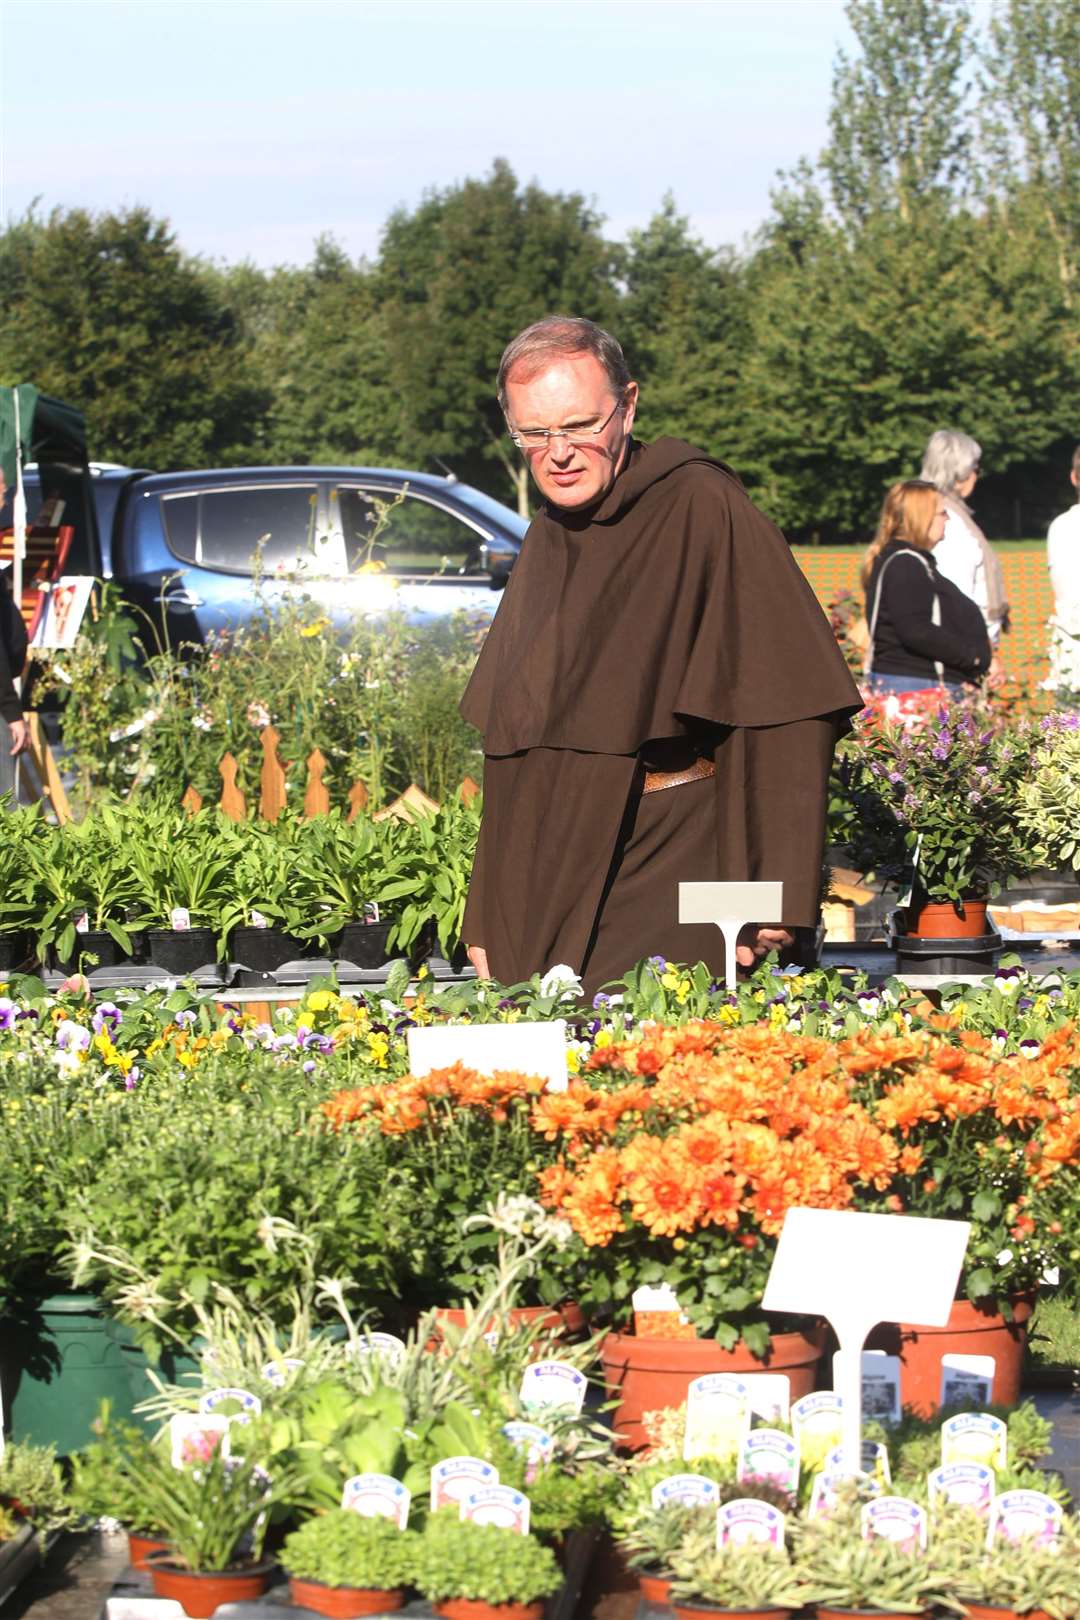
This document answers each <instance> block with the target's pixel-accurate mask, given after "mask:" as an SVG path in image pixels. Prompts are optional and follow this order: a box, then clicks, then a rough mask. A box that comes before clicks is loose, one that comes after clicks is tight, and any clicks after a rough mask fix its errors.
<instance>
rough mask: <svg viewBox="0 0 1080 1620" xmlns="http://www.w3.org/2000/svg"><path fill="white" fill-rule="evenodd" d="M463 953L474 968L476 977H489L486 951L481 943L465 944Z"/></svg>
mask: <svg viewBox="0 0 1080 1620" xmlns="http://www.w3.org/2000/svg"><path fill="white" fill-rule="evenodd" d="M465 955H466V956H467V957H468V958H469V961H470V962H471V963H472V965H473V967H474V968H475V969H476V977H477V978H478V979H490V978H491V974H490V973H489V972H488V959H487V951H485V949H484V947H483V946H482V945H466V947H465Z"/></svg>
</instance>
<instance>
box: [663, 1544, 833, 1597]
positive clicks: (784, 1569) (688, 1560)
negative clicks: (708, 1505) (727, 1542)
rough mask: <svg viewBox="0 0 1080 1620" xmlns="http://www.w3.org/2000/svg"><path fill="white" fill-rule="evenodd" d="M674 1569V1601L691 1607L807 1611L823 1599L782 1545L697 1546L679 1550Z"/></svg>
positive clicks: (674, 1560) (674, 1559)
mask: <svg viewBox="0 0 1080 1620" xmlns="http://www.w3.org/2000/svg"><path fill="white" fill-rule="evenodd" d="M713 1539H714V1542H715V1529H714V1537H713ZM671 1573H672V1576H673V1580H672V1586H671V1597H672V1602H674V1603H679V1604H687V1605H689V1606H691V1607H693V1606H694V1605H695V1604H707V1605H710V1606H713V1605H714V1606H715V1607H717V1608H721V1609H736V1610H738V1609H802V1608H805V1607H806V1606H807V1605H808V1604H810V1603H815V1602H821V1601H823V1600H822V1597H821V1592H820V1590H819V1589H818V1588H817V1587H816V1586H815V1585H814V1583H813V1582H812V1581H809V1580H807V1579H806V1577H805V1576H804V1575H802V1574H800V1572H799V1571H798V1570H797V1569H794V1568H793V1567H792V1564H791V1562H790V1560H789V1558H788V1555H787V1553H786V1552H785V1551H784V1549H783V1548H781V1547H768V1546H761V1545H759V1544H755V1543H753V1542H751V1543H749V1544H747V1545H745V1546H741V1547H723V1548H721V1549H719V1550H717V1549H716V1548H715V1546H714V1547H713V1549H712V1550H705V1549H702V1548H700V1547H699V1546H697V1545H696V1544H695V1545H693V1546H687V1547H686V1548H684V1549H683V1550H682V1551H680V1552H678V1553H676V1554H675V1556H674V1557H673V1558H672V1560H671Z"/></svg>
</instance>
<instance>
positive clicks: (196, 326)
mask: <svg viewBox="0 0 1080 1620" xmlns="http://www.w3.org/2000/svg"><path fill="white" fill-rule="evenodd" d="M245 358H246V355H245V347H244V344H243V342H242V340H241V335H240V332H239V329H238V326H237V322H236V321H235V319H234V318H233V316H232V314H231V313H230V311H229V310H228V309H227V308H226V307H225V305H224V304H223V302H222V301H221V299H220V298H219V296H218V295H217V290H216V287H215V283H214V279H213V277H212V276H210V275H209V274H208V273H207V272H206V270H205V269H204V267H202V266H200V265H199V264H198V263H197V262H194V261H192V260H190V259H187V258H185V256H184V255H183V254H182V253H181V251H180V249H179V248H178V247H177V245H176V242H175V239H174V238H173V236H172V234H171V232H170V230H169V228H168V225H167V224H166V222H165V221H163V220H157V219H154V218H153V217H152V216H151V214H150V213H149V212H148V211H147V210H146V209H143V208H133V209H130V210H128V211H126V212H122V213H117V214H100V215H93V214H89V213H87V212H85V211H84V210H83V209H72V210H70V211H68V212H63V211H61V210H59V209H56V210H54V211H53V212H52V213H51V214H50V215H49V216H48V218H47V219H42V218H40V217H39V216H38V214H37V213H36V212H35V211H34V210H31V211H30V212H29V213H28V214H27V215H26V216H25V217H24V218H23V219H21V220H18V221H16V222H15V223H14V224H12V225H10V226H9V227H8V228H7V229H6V230H4V231H3V232H2V233H0V377H2V378H3V379H4V381H5V382H15V381H31V382H34V383H36V384H37V386H38V387H39V388H42V389H44V390H46V391H47V392H49V393H52V394H56V395H58V396H59V397H60V398H62V399H65V400H67V401H68V402H69V403H71V404H72V405H76V406H78V407H79V409H81V410H82V411H83V412H84V413H85V415H86V418H87V427H88V434H89V442H90V446H91V451H92V454H93V455H95V456H96V457H98V458H100V459H108V460H116V461H126V462H131V463H134V464H140V465H144V466H156V467H164V468H168V467H185V466H195V465H198V464H199V463H203V464H210V465H213V463H214V462H219V463H220V462H227V461H229V460H231V459H233V458H234V456H235V455H236V453H237V449H238V447H240V446H242V445H243V444H244V443H245V442H246V441H247V440H248V439H250V437H251V434H252V426H253V422H254V421H256V420H257V418H258V417H259V415H260V414H261V413H262V411H263V410H264V409H265V407H266V404H267V400H266V397H265V394H264V393H263V391H262V390H261V389H260V388H259V387H258V386H256V385H254V384H253V383H252V381H251V380H250V378H249V376H248V374H247V371H246V367H245Z"/></svg>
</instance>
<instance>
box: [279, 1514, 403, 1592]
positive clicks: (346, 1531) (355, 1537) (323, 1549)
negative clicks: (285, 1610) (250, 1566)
mask: <svg viewBox="0 0 1080 1620" xmlns="http://www.w3.org/2000/svg"><path fill="white" fill-rule="evenodd" d="M419 1539H420V1538H419V1537H418V1535H417V1534H416V1532H415V1531H414V1530H399V1529H398V1527H397V1525H396V1524H394V1523H393V1522H392V1521H391V1520H390V1519H384V1518H374V1519H366V1518H364V1517H362V1515H361V1514H359V1513H354V1512H352V1511H351V1510H350V1509H348V1508H334V1509H333V1510H332V1511H331V1512H329V1513H320V1514H317V1515H316V1516H315V1517H314V1518H312V1519H308V1520H307V1522H306V1523H305V1524H302V1525H301V1526H300V1528H299V1530H294V1531H293V1533H292V1535H290V1536H287V1537H286V1538H285V1545H284V1547H283V1548H282V1550H281V1554H280V1561H281V1563H282V1564H283V1565H284V1567H285V1568H286V1569H287V1570H288V1572H289V1574H290V1575H295V1576H297V1577H298V1578H299V1579H300V1580H305V1581H321V1582H322V1584H323V1585H324V1586H359V1587H366V1588H375V1589H377V1590H381V1591H393V1590H395V1589H396V1588H397V1587H401V1586H411V1585H412V1583H413V1580H414V1579H415V1576H416V1555H417V1545H418V1542H419Z"/></svg>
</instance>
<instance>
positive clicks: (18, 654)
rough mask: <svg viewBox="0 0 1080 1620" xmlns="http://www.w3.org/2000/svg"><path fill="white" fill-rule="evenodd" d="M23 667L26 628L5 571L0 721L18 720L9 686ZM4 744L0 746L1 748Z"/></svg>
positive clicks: (0, 610)
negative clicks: (12, 595) (12, 596)
mask: <svg viewBox="0 0 1080 1620" xmlns="http://www.w3.org/2000/svg"><path fill="white" fill-rule="evenodd" d="M25 663H26V626H25V624H24V623H23V621H22V614H21V613H20V612H19V610H18V608H17V607H16V606H15V603H14V602H13V601H12V598H11V586H10V584H9V582H8V572H7V569H0V720H6V721H7V723H8V724H9V725H10V724H11V722H12V721H13V720H21V719H22V715H23V711H22V704H21V702H20V701H19V694H18V693H17V692H16V691H15V689H14V687H13V686H12V682H13V681H17V680H18V678H19V676H20V675H21V674H22V671H23V665H24V664H25ZM3 746H4V744H3V743H2V742H0V748H2V747H3Z"/></svg>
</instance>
